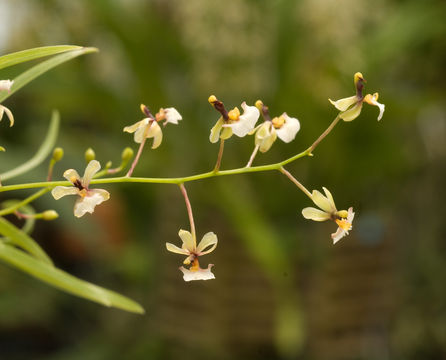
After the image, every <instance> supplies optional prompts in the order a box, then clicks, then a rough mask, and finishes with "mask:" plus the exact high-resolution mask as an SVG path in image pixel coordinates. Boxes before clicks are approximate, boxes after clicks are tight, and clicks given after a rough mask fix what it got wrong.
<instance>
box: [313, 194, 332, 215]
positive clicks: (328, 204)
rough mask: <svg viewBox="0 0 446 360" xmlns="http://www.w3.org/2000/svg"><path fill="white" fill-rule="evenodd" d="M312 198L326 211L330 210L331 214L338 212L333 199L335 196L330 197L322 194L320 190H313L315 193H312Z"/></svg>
mask: <svg viewBox="0 0 446 360" xmlns="http://www.w3.org/2000/svg"><path fill="white" fill-rule="evenodd" d="M311 199H312V200H313V202H314V203H315V204H316V205H317V206H319V207H320V208H321V209H322V210H324V211H325V212H328V213H330V214H332V213H334V212H336V207H335V204H334V202H333V201H332V200H333V198H331V199H328V198H327V197H325V196H324V195H322V194H321V193H320V192H319V191H317V190H313V193H312V194H311Z"/></svg>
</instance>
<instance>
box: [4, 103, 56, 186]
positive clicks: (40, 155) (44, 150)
mask: <svg viewBox="0 0 446 360" xmlns="http://www.w3.org/2000/svg"><path fill="white" fill-rule="evenodd" d="M59 123H60V116H59V112H58V111H56V110H54V111H53V113H52V115H51V120H50V126H49V127H48V132H47V134H46V137H45V140H43V143H42V145H40V148H39V150H37V152H36V153H35V154H34V156H33V157H32V158H31V159H29V160H28V161H26V162H24V163H23V164H22V165H19V166H17V167H16V168H14V169H12V170H9V171H6V172H4V173H3V174H0V180H1V181H5V180H8V179H12V178H13V177H16V176H18V175H21V174H24V173H26V172H28V171H30V170H32V169H34V168H35V167H36V166H38V165H40V164H41V163H42V162H43V161H44V160H45V158H46V157H47V156H48V155H49V154H50V152H51V151H52V150H53V148H54V145H55V144H56V140H57V134H58V133H59Z"/></svg>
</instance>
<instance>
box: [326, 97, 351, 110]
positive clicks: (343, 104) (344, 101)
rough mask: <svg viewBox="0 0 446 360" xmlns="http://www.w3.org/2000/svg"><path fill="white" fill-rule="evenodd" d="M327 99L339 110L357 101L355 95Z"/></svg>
mask: <svg viewBox="0 0 446 360" xmlns="http://www.w3.org/2000/svg"><path fill="white" fill-rule="evenodd" d="M328 101H330V102H331V103H332V104H333V105H334V106H335V108H336V109H338V110H339V111H345V110H347V109H348V108H349V107H350V106H352V105H353V104H355V103H357V102H358V97H357V96H356V95H354V96H350V97H346V98H343V99H339V100H337V101H333V100H330V99H328Z"/></svg>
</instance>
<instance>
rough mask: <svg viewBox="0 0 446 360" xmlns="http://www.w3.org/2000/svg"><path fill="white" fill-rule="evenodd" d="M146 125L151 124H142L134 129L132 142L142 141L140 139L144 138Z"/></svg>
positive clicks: (138, 142)
mask: <svg viewBox="0 0 446 360" xmlns="http://www.w3.org/2000/svg"><path fill="white" fill-rule="evenodd" d="M147 126H151V125H144V126H142V127H140V128H138V129H137V130H136V131H135V134H134V135H133V141H134V142H136V143H137V144H141V143H142V141H143V139H144V133H145V132H146V129H147ZM146 135H147V134H146ZM146 137H147V136H146Z"/></svg>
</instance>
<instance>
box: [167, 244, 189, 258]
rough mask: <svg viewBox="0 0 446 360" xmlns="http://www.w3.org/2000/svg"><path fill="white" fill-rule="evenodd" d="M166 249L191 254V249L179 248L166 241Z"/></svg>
mask: <svg viewBox="0 0 446 360" xmlns="http://www.w3.org/2000/svg"><path fill="white" fill-rule="evenodd" d="M166 249H167V250H168V251H170V252H173V253H176V254H181V255H189V250H186V249H182V248H179V247H178V246H175V245H174V244H171V243H166Z"/></svg>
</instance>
